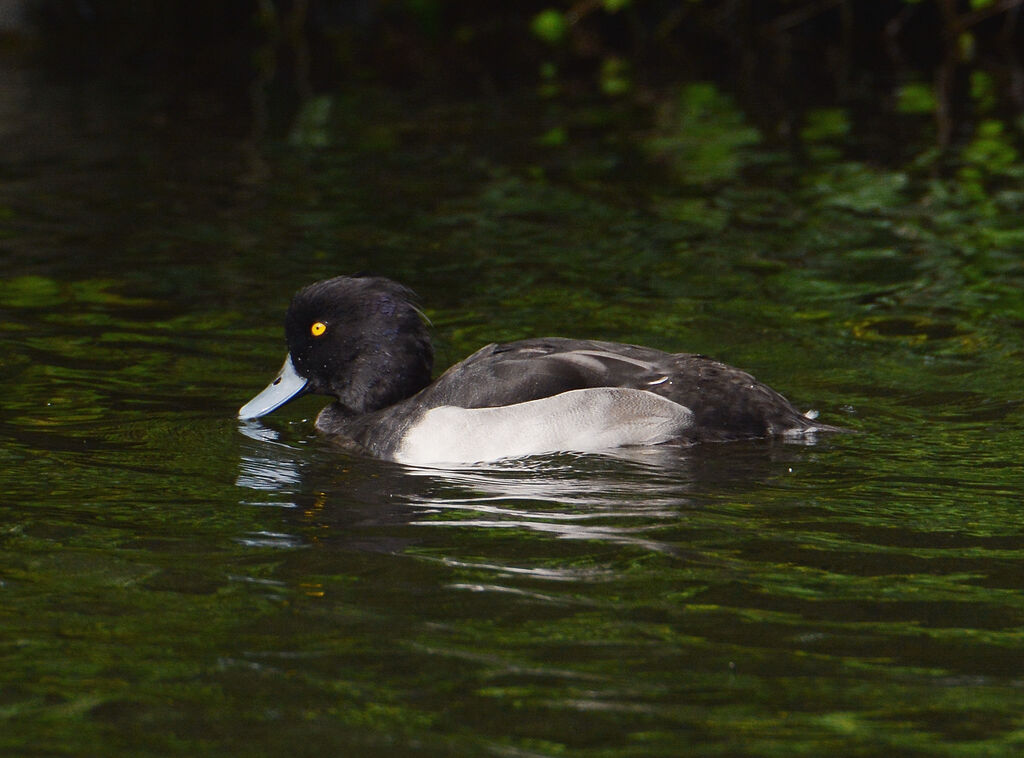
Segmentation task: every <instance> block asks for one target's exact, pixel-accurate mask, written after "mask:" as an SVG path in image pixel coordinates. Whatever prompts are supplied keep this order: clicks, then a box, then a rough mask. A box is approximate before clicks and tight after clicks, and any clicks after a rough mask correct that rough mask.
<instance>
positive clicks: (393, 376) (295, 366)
mask: <svg viewBox="0 0 1024 758" xmlns="http://www.w3.org/2000/svg"><path fill="white" fill-rule="evenodd" d="M284 329H285V337H286V339H287V341H288V357H287V358H286V359H285V362H284V366H282V367H281V372H280V373H279V374H278V375H277V377H276V378H275V379H274V381H273V382H271V383H270V384H269V385H268V386H267V388H266V389H265V390H263V391H262V392H261V393H260V394H258V395H257V396H256V397H254V398H253V399H252V400H250V401H249V402H248V403H246V404H245V405H244V406H242V408H241V410H239V412H238V417H239V418H242V419H252V418H259V417H260V416H265V415H266V414H268V413H270V412H271V411H273V410H275V409H276V408H280V407H281V406H282V405H284V404H285V403H287V402H288V401H289V400H294V399H295V398H297V397H299V396H301V395H305V394H308V393H315V394H319V395H330V396H332V397H334V398H335V399H336V400H337V401H338V403H339V404H340V405H341V407H342V409H343V410H344V411H345V412H346V413H349V414H360V413H368V412H370V411H375V410H378V409H380V408H384V407H387V406H389V405H392V404H394V403H397V402H399V401H400V400H404V399H405V398H407V397H410V396H412V395H414V394H415V393H417V392H419V391H420V390H421V389H423V388H424V387H425V386H427V384H429V383H430V372H431V369H432V368H433V363H434V351H433V348H432V347H431V345H430V337H429V335H428V334H427V329H426V326H425V324H424V322H423V316H422V314H421V313H420V311H419V309H417V308H416V306H415V304H414V295H413V293H412V291H411V290H409V289H407V288H406V287H403V286H402V285H400V284H398V283H396V282H393V281H391V280H390V279H384V278H382V277H373V276H338V277H335V278H333V279H325V280H324V281H322V282H316V283H315V284H311V285H309V286H308V287H305V288H303V289H301V290H299V292H297V293H296V295H295V297H294V298H292V302H291V305H290V306H288V314H287V316H286V317H285V322H284Z"/></svg>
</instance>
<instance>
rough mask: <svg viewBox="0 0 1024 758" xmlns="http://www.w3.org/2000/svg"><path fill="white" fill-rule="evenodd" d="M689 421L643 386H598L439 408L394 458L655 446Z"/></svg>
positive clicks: (417, 460)
mask: <svg viewBox="0 0 1024 758" xmlns="http://www.w3.org/2000/svg"><path fill="white" fill-rule="evenodd" d="M692 424H693V413H692V412H691V411H690V409H689V408H686V407H684V406H682V405H679V404H678V403H673V402H672V401H671V400H667V399H665V398H663V397H661V396H660V395H655V394H654V393H653V392H648V391H647V390H634V389H623V388H621V387H598V388H595V389H585V390H571V391H569V392H563V393H561V394H559V395H554V396H552V397H545V398H541V399H540V400H530V401H529V402H525V403H517V404H516V405H507V406H502V407H498V408H456V407H455V406H450V405H446V406H441V407H440V408H434V409H432V410H429V411H427V412H426V413H425V414H424V415H423V418H421V419H420V421H419V422H418V423H417V424H415V425H414V426H413V427H412V428H411V429H409V431H408V433H407V434H406V436H405V438H404V439H403V440H402V444H401V446H400V447H399V448H398V451H397V452H396V453H395V460H396V461H398V462H399V463H407V464H411V465H429V464H439V463H477V462H481V461H494V460H498V459H500V458H512V457H517V456H523V455H537V454H540V453H556V452H577V453H596V452H600V451H602V450H610V449H612V448H616V447H623V446H626V445H657V444H659V443H661V442H667V441H668V440H670V439H673V438H674V437H677V436H678V435H679V434H680V433H681V432H682V431H683V430H684V429H686V428H687V427H689V426H691V425H692Z"/></svg>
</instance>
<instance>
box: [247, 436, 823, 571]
mask: <svg viewBox="0 0 1024 758" xmlns="http://www.w3.org/2000/svg"><path fill="white" fill-rule="evenodd" d="M240 430H241V432H242V434H243V435H244V436H245V438H246V442H245V443H243V445H244V446H243V449H242V451H241V457H240V461H239V475H238V478H237V480H236V484H237V486H238V487H239V488H240V489H241V490H243V492H244V493H245V494H244V495H243V497H242V498H241V500H240V502H241V503H242V504H244V505H249V506H260V507H276V508H280V509H282V514H283V518H282V523H281V524H280V530H281V532H282V533H283V532H285V531H288V532H289V533H290V536H291V539H289V540H284V539H282V540H281V542H280V543H279V544H281V545H282V546H289V547H290V546H294V545H297V544H302V545H309V544H314V543H315V544H317V545H333V546H336V547H341V548H346V549H358V550H371V551H375V552H376V551H386V552H394V551H401V550H403V549H406V548H407V547H408V546H410V545H413V544H421V543H423V542H424V541H425V540H427V539H429V541H430V542H431V543H434V542H435V541H436V538H437V537H438V536H439V535H438V534H437V533H434V534H432V535H431V536H430V537H429V538H428V537H427V536H426V535H425V534H424V533H423V531H422V530H423V529H427V528H430V529H433V530H438V531H441V530H446V531H447V532H449V533H454V532H455V530H465V529H478V530H479V529H483V530H499V529H507V530H526V531H529V532H535V533H542V534H545V535H548V536H553V537H556V538H559V539H566V540H589V541H600V542H606V543H611V544H617V545H632V546H635V547H639V548H641V549H644V550H649V551H654V552H659V553H671V554H679V553H680V549H679V547H678V544H673V543H671V542H667V541H664V540H661V539H659V538H658V535H657V532H658V531H659V530H660V529H662V528H663V527H665V526H666V525H669V524H674V523H678V522H679V521H680V520H685V518H686V515H687V513H690V512H692V511H694V510H695V509H700V508H702V507H704V506H706V505H707V504H708V503H710V502H714V501H716V500H718V499H721V498H735V497H737V496H742V493H743V492H744V491H749V490H750V489H751V488H753V487H758V486H764V485H765V483H767V482H770V481H772V480H773V479H777V478H781V477H784V476H785V475H786V474H787V473H789V472H791V471H792V470H793V467H794V466H798V465H802V463H803V461H805V460H806V459H807V457H808V456H809V455H813V452H814V451H813V446H808V445H793V444H784V443H766V442H764V441H756V442H752V443H731V444H729V445H702V446H695V447H682V446H680V447H674V446H671V445H665V446H659V447H647V448H622V449H619V450H617V451H615V454H614V455H576V454H573V455H548V456H538V457H531V458H522V459H512V460H507V461H499V462H496V463H490V464H486V465H477V466H466V467H462V468H448V469H440V468H416V467H408V466H402V465H400V464H396V463H391V462H387V461H380V460H377V459H371V458H364V457H358V456H354V455H352V454H351V453H349V452H347V451H345V450H341V449H339V448H338V447H337V446H335V445H332V444H331V443H330V442H329V441H325V440H323V439H322V438H309V437H299V438H289V436H288V432H287V431H286V432H285V433H283V434H282V433H280V432H278V431H276V430H275V429H272V428H270V427H266V426H264V425H262V424H260V423H257V422H245V423H243V424H241V425H240ZM268 532H273V533H274V534H277V533H278V532H277V528H275V529H272V530H270V529H268ZM253 539H256V540H258V541H259V544H261V545H263V544H266V540H267V535H254V536H253ZM443 541H444V539H442V542H443Z"/></svg>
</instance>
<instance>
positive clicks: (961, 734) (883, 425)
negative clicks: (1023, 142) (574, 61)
mask: <svg viewBox="0 0 1024 758" xmlns="http://www.w3.org/2000/svg"><path fill="white" fill-rule="evenodd" d="M9 73H10V74H11V78H10V79H9V80H8V81H9V82H11V84H10V85H8V86H7V87H6V88H5V90H4V92H3V98H4V102H3V103H2V104H0V110H2V111H3V112H5V113H7V114H8V118H7V126H5V127H4V129H5V130H6V131H5V134H4V135H3V139H2V140H0V144H2V145H3V146H4V147H3V148H0V149H2V151H3V156H2V165H3V171H2V174H0V212H2V220H3V224H4V231H3V234H2V239H0V262H2V266H3V272H4V273H3V279H2V281H0V309H2V314H3V317H2V323H0V328H2V330H3V333H4V334H3V340H2V341H0V367H2V369H3V374H4V379H5V381H4V389H3V402H2V408H3V413H2V416H0V435H2V437H0V439H2V444H0V463H2V465H0V492H2V493H3V497H2V499H0V513H2V517H0V539H2V541H0V545H2V547H0V556H2V557H0V597H2V599H3V602H2V603H0V614H2V626H0V629H2V631H0V660H2V666H0V719H2V721H3V724H2V728H0V752H3V753H4V754H6V755H26V756H28V755H39V756H44V755H45V756H87V755H96V756H99V755H103V756H112V755H124V756H145V755H154V756H156V755H216V756H223V755H248V756H262V755H266V756H276V755H283V754H288V755H311V756H312V755H317V756H320V755H363V756H401V755H465V756H479V755H498V756H601V757H604V756H616V757H619V756H660V755H664V756H678V755H692V756H738V755H751V756H794V755H808V756H820V755H825V754H833V755H893V754H899V755H907V756H914V755H941V756H978V755H986V756H997V755H998V756H1001V755H1015V754H1017V753H1018V752H1019V750H1020V749H1021V748H1022V747H1024V737H1022V735H1024V717H1022V715H1021V714H1022V713H1024V689H1022V683H1024V655H1022V653H1024V637H1022V628H1024V600H1022V598H1024V595H1022V589H1024V586H1022V585H1024V581H1022V575H1024V573H1022V571H1021V568H1022V559H1024V518H1022V516H1021V514H1020V492H1021V489H1022V484H1024V481H1022V480H1024V476H1022V474H1021V466H1020V463H1021V458H1020V449H1021V440H1022V435H1021V431H1022V414H1021V409H1020V385H1019V377H1020V376H1021V375H1024V343H1022V340H1021V330H1020V325H1021V318H1022V316H1024V306H1022V301H1021V297H1020V295H1019V294H1018V293H1019V283H1020V279H1021V274H1022V268H1021V264H1020V249H1019V247H1015V245H1017V244H1018V241H1017V240H1016V238H1015V237H1013V236H1012V230H1013V228H1014V227H1015V225H1016V224H1017V223H1018V222H1017V220H1016V218H1010V217H1009V216H1008V215H1007V216H1001V215H999V214H998V213H997V214H996V215H995V216H992V215H989V216H985V217H983V218H971V217H970V214H969V210H964V211H963V215H962V216H961V217H958V218H953V217H949V216H947V217H940V216H939V215H938V214H930V213H929V212H928V211H927V210H926V209H925V206H926V204H925V203H923V202H917V201H916V200H915V198H917V199H918V200H919V199H920V198H923V197H924V196H925V195H926V194H927V193H928V192H929V190H928V189H927V188H921V187H915V186H913V184H912V183H908V182H907V180H906V179H905V177H901V176H899V175H895V174H893V173H888V172H886V171H884V170H882V169H871V168H867V167H863V166H858V165H854V164H845V163H843V162H842V161H838V160H837V161H835V162H832V163H823V164H820V165H813V164H812V165H807V164H803V165H796V164H792V163H789V162H788V160H789V159H788V158H787V157H786V156H785V155H783V154H779V153H774V152H772V151H771V150H769V149H768V148H766V147H765V148H758V147H753V146H752V147H751V151H752V152H751V153H750V155H749V156H748V160H749V161H750V164H749V165H748V166H747V168H746V169H745V170H744V171H743V172H742V174H732V173H729V172H726V176H725V178H724V179H723V178H722V176H721V175H720V174H718V175H716V176H717V178H716V179H714V180H713V181H708V182H704V183H701V182H699V181H698V182H697V183H696V184H694V183H692V182H690V183H688V182H687V181H682V180H680V179H679V177H678V176H677V175H676V174H674V173H673V171H672V170H671V167H668V168H667V167H666V166H667V164H666V162H665V161H664V160H661V159H660V158H659V157H658V155H657V154H655V155H652V154H651V153H648V152H645V151H644V150H638V149H636V146H637V145H638V144H642V143H643V140H644V139H646V138H647V137H649V136H650V134H649V132H645V131H644V128H640V127H639V126H637V127H636V128H634V127H631V126H630V125H629V121H628V119H624V120H623V121H622V122H619V123H617V124H616V123H613V124H612V125H611V127H609V128H608V129H607V130H605V131H602V132H601V133H600V135H599V136H598V138H591V137H590V136H589V132H587V131H586V129H584V128H583V126H582V125H581V124H578V123H576V122H573V121H572V118H573V117H572V116H571V115H567V114H562V113H558V112H553V111H552V110H551V108H552V106H551V105H550V104H543V103H537V102H533V101H531V100H529V99H527V100H526V101H525V102H523V101H519V102H509V101H501V102H494V103H488V104H485V105H483V106H480V105H475V106H465V105H450V106H444V107H442V106H438V105H436V104H432V105H424V103H423V102H422V101H419V102H418V101H417V100H416V99H415V98H409V99H408V100H407V99H403V97H399V96H395V95H390V94H386V93H384V94H382V93H376V94H373V95H368V94H366V93H363V94H361V95H359V96H355V95H353V96H352V97H351V100H348V99H345V98H339V99H338V100H337V101H336V102H335V104H334V105H335V121H334V122H333V126H332V129H333V131H332V132H331V134H332V135H333V136H332V139H331V142H330V144H329V145H327V146H326V147H320V148H313V147H310V146H308V145H302V144H298V145H296V144H295V142H294V141H293V142H292V143H291V144H290V145H289V144H288V143H287V142H286V141H275V140H273V139H270V138H263V137H261V138H259V139H254V138H253V137H252V134H251V131H250V125H249V124H247V123H245V122H244V121H243V122H241V123H239V122H237V121H235V120H232V119H230V118H227V117H225V116H224V114H222V113H219V112H218V111H217V110H216V109H215V108H212V107H211V108H205V107H204V104H203V103H202V102H201V101H199V102H195V103H192V105H191V110H186V112H185V113H178V114H177V115H174V114H169V113H168V112H166V110H164V109H161V108H160V107H158V106H154V105H153V104H152V103H148V102H147V101H143V102H141V103H139V102H136V101H135V100H134V99H132V98H131V97H125V96H124V95H123V94H122V95H112V94H111V93H109V92H107V93H104V92H103V91H96V92H93V91H84V92H83V91H81V89H80V88H76V87H69V86H67V85H62V84H60V83H55V82H52V81H46V80H45V79H44V78H41V77H39V75H37V74H35V73H33V72H31V71H24V70H12V71H10V72H9ZM552 119H564V120H566V121H567V123H568V124H569V127H570V132H571V133H573V134H581V135H582V136H580V137H579V138H578V139H576V140H573V141H570V144H569V145H568V146H565V147H562V148H560V149H555V150H551V149H549V148H545V147H543V146H542V143H541V141H538V137H539V136H541V135H543V134H544V133H545V131H546V130H547V129H549V128H550V127H551V123H552ZM645 128H647V127H645ZM577 130H578V131H577ZM655 152H656V151H655ZM677 158H678V156H677ZM684 158H685V156H684V157H683V158H679V160H684ZM999 202H1002V203H1003V205H999V203H998V202H997V203H996V204H995V205H994V206H993V207H994V208H996V210H1000V209H1002V210H1004V211H1008V210H1010V209H1012V208H1013V207H1014V206H1012V202H1017V201H1013V200H1012V199H1006V198H1003V200H1000V201H999ZM1007 203H1010V205H1007ZM998 233H1004V236H1003V237H1000V238H999V240H1000V241H999V242H997V243H992V241H991V240H992V239H993V238H994V236H995V235H997V234H998ZM986 235H987V236H986ZM985 240H988V242H987V243H985V244H983V243H984V241H985ZM364 269H372V270H374V271H377V272H380V273H383V274H387V275H390V276H393V277H395V278H398V279H401V280H403V281H404V282H406V283H408V284H410V285H411V286H413V287H414V288H415V289H417V291H418V292H419V293H420V295H421V298H422V301H423V304H424V308H425V310H426V312H427V313H428V314H429V316H430V317H431V319H432V320H433V323H434V325H435V337H436V341H437V344H438V350H439V359H438V363H439V366H441V367H443V366H445V365H447V364H448V363H450V362H453V361H454V360H457V359H459V358H461V357H462V356H464V355H466V354H468V353H469V352H471V351H472V350H474V349H476V348H477V347H479V346H480V345H482V344H485V343H486V342H488V341H492V340H501V339H513V338H519V337H527V336H538V335H544V334H563V335H571V336H579V337H592V338H599V339H616V340H624V341H629V342H637V343H644V344H650V345H653V346H656V347H660V348H664V349H676V350H690V351H700V352H705V353H709V354H712V355H714V356H716V357H718V358H721V359H723V360H727V361H729V362H731V363H735V364H738V365H742V366H744V367H745V368H748V369H750V370H752V371H753V372H754V373H755V374H757V375H758V376H759V378H761V379H763V380H765V381H767V382H769V383H771V384H772V385H773V386H775V387H777V388H778V389H780V390H781V391H783V392H784V393H785V394H787V395H788V396H789V397H791V398H792V399H793V400H795V401H796V402H797V403H798V404H799V405H801V406H803V407H815V408H817V409H818V410H820V411H821V413H822V418H823V419H824V420H826V421H829V422H833V423H840V424H843V425H846V426H848V427H851V428H853V429H855V430H857V431H858V433H857V434H851V435H843V436H837V437H829V438H825V439H821V440H818V441H817V442H816V443H815V444H787V443H783V442H779V441H776V442H751V443H738V444H730V445H707V446H702V447H694V448H689V449H683V450H678V449H658V450H649V451H632V452H624V453H623V454H622V455H618V456H552V457H546V458H538V459H530V460H525V461H517V462H506V463H500V464H493V465H489V466H479V467H470V468H466V469H461V470H455V471H440V470H429V469H409V468H404V467H401V466H397V465H394V464H389V463H385V462H379V461H372V460H366V459H363V458H359V457H353V456H351V455H349V454H346V453H344V452H342V451H339V450H337V449H336V448H334V447H332V445H331V444H330V443H329V442H327V441H324V440H322V439H320V438H318V437H317V436H316V435H315V434H313V433H312V431H311V419H312V417H313V415H314V414H315V413H316V412H317V410H318V408H319V405H320V401H319V400H317V399H315V398H306V399H303V400H301V401H298V402H297V403H295V404H293V405H292V406H289V407H288V408H287V409H285V410H283V411H281V412H279V413H277V414H275V415H274V416H272V417H271V418H269V419H267V420H266V423H251V422H250V423H240V422H238V421H237V420H236V419H235V417H234V416H235V413H236V411H237V408H238V407H239V406H240V405H241V404H242V403H243V402H244V401H245V400H247V399H248V398H249V397H250V396H251V395H252V394H253V393H254V392H256V391H257V390H258V389H260V388H262V387H263V386H264V384H265V383H266V381H267V380H268V379H269V378H270V377H271V376H272V374H273V372H274V371H275V370H276V368H277V367H278V366H279V364H280V361H281V359H282V357H283V354H284V347H283V340H282V336H281V319H282V315H283V309H284V307H285V306H286V304H287V301H288V299H289V297H290V295H291V293H292V292H293V291H294V290H295V289H296V288H297V287H299V286H301V285H303V284H305V283H308V282H309V281H312V280H315V279H317V278H321V277H324V276H329V275H335V274H339V273H347V272H353V271H358V270H364Z"/></svg>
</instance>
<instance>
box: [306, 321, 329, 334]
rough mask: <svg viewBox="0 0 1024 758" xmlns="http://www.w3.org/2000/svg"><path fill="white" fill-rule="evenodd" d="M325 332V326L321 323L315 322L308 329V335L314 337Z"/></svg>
mask: <svg viewBox="0 0 1024 758" xmlns="http://www.w3.org/2000/svg"><path fill="white" fill-rule="evenodd" d="M326 331H327V324H325V323H324V322H323V321H317V322H316V323H315V324H313V326H311V327H309V333H310V334H312V335H313V336H314V337H319V336H320V335H321V334H323V333H324V332H326Z"/></svg>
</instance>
